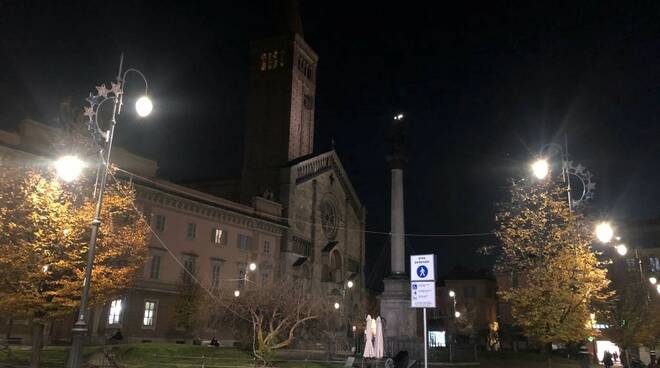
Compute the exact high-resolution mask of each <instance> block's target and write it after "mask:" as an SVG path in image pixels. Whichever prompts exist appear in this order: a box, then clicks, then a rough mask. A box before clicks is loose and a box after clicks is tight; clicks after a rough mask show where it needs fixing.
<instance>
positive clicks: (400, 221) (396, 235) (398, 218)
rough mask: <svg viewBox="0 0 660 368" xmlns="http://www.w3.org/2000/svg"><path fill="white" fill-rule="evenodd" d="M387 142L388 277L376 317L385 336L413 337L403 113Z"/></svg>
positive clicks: (395, 118) (395, 120) (396, 118)
mask: <svg viewBox="0 0 660 368" xmlns="http://www.w3.org/2000/svg"><path fill="white" fill-rule="evenodd" d="M389 139H390V142H391V145H392V150H391V152H390V154H389V155H388V156H387V161H388V162H389V164H390V173H391V176H392V184H391V185H392V189H391V193H390V195H391V216H390V221H391V224H390V247H391V252H390V254H391V268H392V269H391V274H390V275H389V276H388V277H386V278H385V279H384V280H383V283H384V285H385V290H384V291H383V293H382V294H381V295H380V297H379V299H380V315H381V316H382V317H385V322H386V327H385V331H384V333H385V336H386V337H413V336H416V335H417V311H416V310H415V309H413V308H411V307H410V279H409V277H408V276H407V275H406V266H405V262H406V252H405V236H404V233H405V230H404V206H403V169H404V166H405V162H406V153H405V124H404V116H403V114H399V115H396V116H395V117H394V121H393V122H392V127H391V129H390V134H389Z"/></svg>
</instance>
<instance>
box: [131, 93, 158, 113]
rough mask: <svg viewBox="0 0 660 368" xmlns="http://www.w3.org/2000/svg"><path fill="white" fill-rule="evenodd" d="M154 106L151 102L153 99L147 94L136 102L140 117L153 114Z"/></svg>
mask: <svg viewBox="0 0 660 368" xmlns="http://www.w3.org/2000/svg"><path fill="white" fill-rule="evenodd" d="M153 108H154V104H152V103H151V100H150V99H149V97H147V96H142V97H140V98H138V100H137V101H136V102H135V111H137V113H138V115H140V117H145V116H147V115H149V114H151V110H153Z"/></svg>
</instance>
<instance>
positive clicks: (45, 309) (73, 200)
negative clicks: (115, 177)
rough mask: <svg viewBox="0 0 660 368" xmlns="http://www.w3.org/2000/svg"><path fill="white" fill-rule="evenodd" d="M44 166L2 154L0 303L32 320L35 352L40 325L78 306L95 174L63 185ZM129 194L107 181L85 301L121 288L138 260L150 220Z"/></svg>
mask: <svg viewBox="0 0 660 368" xmlns="http://www.w3.org/2000/svg"><path fill="white" fill-rule="evenodd" d="M44 167H45V165H40V166H39V165H34V164H32V165H26V164H25V162H24V161H21V162H19V161H18V160H14V159H4V158H3V160H2V161H0V280H2V281H0V310H1V311H2V312H3V313H4V314H5V315H9V316H15V317H20V318H29V319H31V320H32V322H33V326H34V329H33V352H34V351H35V350H36V351H38V350H39V349H40V347H41V336H42V335H43V327H44V324H45V323H46V322H48V321H51V320H53V319H56V318H58V317H62V316H64V315H67V314H70V313H73V312H75V311H76V309H77V308H78V306H79V303H80V295H81V290H82V284H83V278H84V269H85V264H86V258H87V249H88V242H89V238H90V221H91V220H92V219H93V218H94V209H95V202H96V201H95V199H94V198H93V197H92V190H93V188H94V183H93V182H91V179H93V177H92V178H90V177H85V178H81V179H80V180H79V181H76V182H75V183H72V184H64V183H62V182H60V181H58V180H57V179H56V177H55V175H54V173H53V172H51V171H49V170H47V169H44ZM91 174H93V173H90V175H91ZM134 200H135V193H134V191H133V189H132V188H131V187H130V186H129V185H128V184H126V183H119V182H113V181H112V180H109V185H108V186H107V188H106V192H105V198H104V206H103V212H102V219H103V223H102V224H101V229H100V233H99V237H98V240H97V248H96V257H95V261H94V268H93V272H92V284H91V290H90V305H91V306H94V305H101V304H103V303H105V302H107V301H108V300H109V299H111V298H113V297H116V296H118V295H120V294H121V293H122V292H123V291H124V290H125V289H126V288H127V287H129V286H130V285H131V284H132V282H133V280H134V277H135V276H136V273H137V271H138V270H139V269H140V268H141V267H142V265H143V261H144V259H145V257H146V250H147V240H148V227H147V225H146V224H145V223H144V222H143V221H141V220H140V214H139V213H138V212H137V211H135V209H134V205H133V201H134ZM37 359H38V356H37ZM37 364H38V362H37Z"/></svg>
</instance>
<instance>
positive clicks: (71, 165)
mask: <svg viewBox="0 0 660 368" xmlns="http://www.w3.org/2000/svg"><path fill="white" fill-rule="evenodd" d="M84 168H85V163H84V162H82V161H81V160H80V159H79V158H78V157H76V156H63V157H60V158H59V159H58V160H57V161H55V170H56V171H57V177H58V178H60V179H62V180H63V181H65V182H67V183H70V182H72V181H74V180H76V179H78V177H79V176H80V173H81V172H82V170H83V169H84Z"/></svg>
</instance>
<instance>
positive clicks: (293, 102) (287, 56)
mask: <svg viewBox="0 0 660 368" xmlns="http://www.w3.org/2000/svg"><path fill="white" fill-rule="evenodd" d="M276 8H277V9H276V11H275V12H274V13H275V17H276V18H275V19H277V25H276V26H275V27H274V29H275V32H274V33H273V35H272V37H268V38H265V39H261V40H258V41H254V42H252V43H251V45H250V59H249V73H248V78H249V82H248V99H247V114H246V129H245V147H244V153H243V172H242V176H241V198H242V200H243V201H244V202H249V201H250V200H251V199H252V197H254V196H266V197H271V196H272V197H271V198H272V199H274V200H276V201H280V200H281V198H280V182H281V181H280V180H281V179H280V169H281V168H284V167H286V166H287V165H288V163H289V162H290V161H293V160H295V159H297V158H300V157H303V156H307V155H310V154H312V153H313V151H314V100H315V95H316V65H317V63H318V56H317V55H316V53H315V52H314V50H312V48H311V47H310V46H309V45H308V44H307V43H306V42H305V40H304V39H303V30H302V22H301V20H300V13H299V11H298V2H297V1H295V0H294V1H286V0H281V1H278V2H277V6H276Z"/></svg>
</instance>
